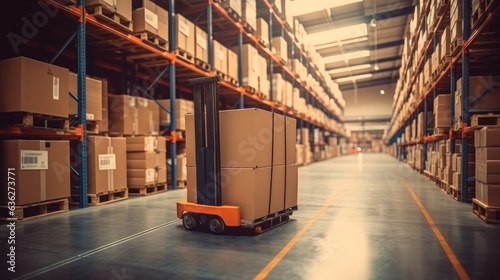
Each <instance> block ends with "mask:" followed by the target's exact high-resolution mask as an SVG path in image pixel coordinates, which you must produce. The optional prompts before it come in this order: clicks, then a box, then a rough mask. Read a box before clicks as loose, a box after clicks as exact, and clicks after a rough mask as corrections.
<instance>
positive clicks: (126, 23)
mask: <svg viewBox="0 0 500 280" xmlns="http://www.w3.org/2000/svg"><path fill="white" fill-rule="evenodd" d="M86 9H87V13H89V14H90V15H93V16H94V17H96V18H97V19H99V20H102V21H106V22H107V23H111V24H113V25H114V26H116V27H119V28H121V29H123V30H125V31H128V32H132V30H133V25H132V21H130V20H128V19H126V18H125V17H123V16H122V15H119V14H117V13H116V12H115V11H114V9H113V8H110V7H108V6H107V5H103V4H97V5H91V6H86Z"/></svg>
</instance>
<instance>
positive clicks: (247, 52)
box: [231, 44, 260, 89]
mask: <svg viewBox="0 0 500 280" xmlns="http://www.w3.org/2000/svg"><path fill="white" fill-rule="evenodd" d="M232 49H233V51H235V52H236V53H237V52H238V48H237V47H233V48H232ZM242 55H243V66H242V67H243V85H244V86H250V87H253V88H254V89H257V88H258V86H259V76H260V73H259V70H260V68H259V66H260V65H259V52H258V51H257V49H256V48H255V47H254V46H253V45H251V44H244V45H243V48H242ZM235 61H237V60H233V62H231V63H234V64H237V63H235ZM236 77H238V74H237V73H236Z"/></svg>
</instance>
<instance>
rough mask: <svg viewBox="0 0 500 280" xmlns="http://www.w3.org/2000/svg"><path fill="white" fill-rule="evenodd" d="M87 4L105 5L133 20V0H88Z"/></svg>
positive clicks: (90, 5) (111, 10)
mask: <svg viewBox="0 0 500 280" xmlns="http://www.w3.org/2000/svg"><path fill="white" fill-rule="evenodd" d="M85 6H86V7H92V6H103V7H105V8H106V9H107V10H108V11H110V12H114V13H116V14H118V15H120V16H122V17H123V18H125V19H126V20H130V21H131V20H132V0H87V1H85Z"/></svg>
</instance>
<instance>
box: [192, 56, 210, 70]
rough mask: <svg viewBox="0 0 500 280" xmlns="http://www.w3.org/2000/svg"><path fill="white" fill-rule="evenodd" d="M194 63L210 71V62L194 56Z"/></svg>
mask: <svg viewBox="0 0 500 280" xmlns="http://www.w3.org/2000/svg"><path fill="white" fill-rule="evenodd" d="M194 64H196V66H198V68H200V69H203V70H205V71H210V64H208V63H207V62H205V61H203V60H201V59H199V58H194Z"/></svg>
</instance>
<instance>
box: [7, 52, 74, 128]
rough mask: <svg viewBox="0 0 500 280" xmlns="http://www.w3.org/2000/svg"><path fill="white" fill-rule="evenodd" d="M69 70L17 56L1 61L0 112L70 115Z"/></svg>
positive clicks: (66, 116)
mask: <svg viewBox="0 0 500 280" xmlns="http://www.w3.org/2000/svg"><path fill="white" fill-rule="evenodd" d="M68 80H69V71H68V69H65V68H62V67H59V66H55V65H52V64H48V63H44V62H41V61H37V60H33V59H30V58H26V57H16V58H10V59H6V60H2V61H0V85H1V90H0V99H1V100H2V102H0V112H2V113H3V112H26V113H35V114H42V115H49V116H55V117H60V118H68V113H69V106H68V104H69V95H68V92H67V91H68V88H69V84H68V83H69V81H68Z"/></svg>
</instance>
